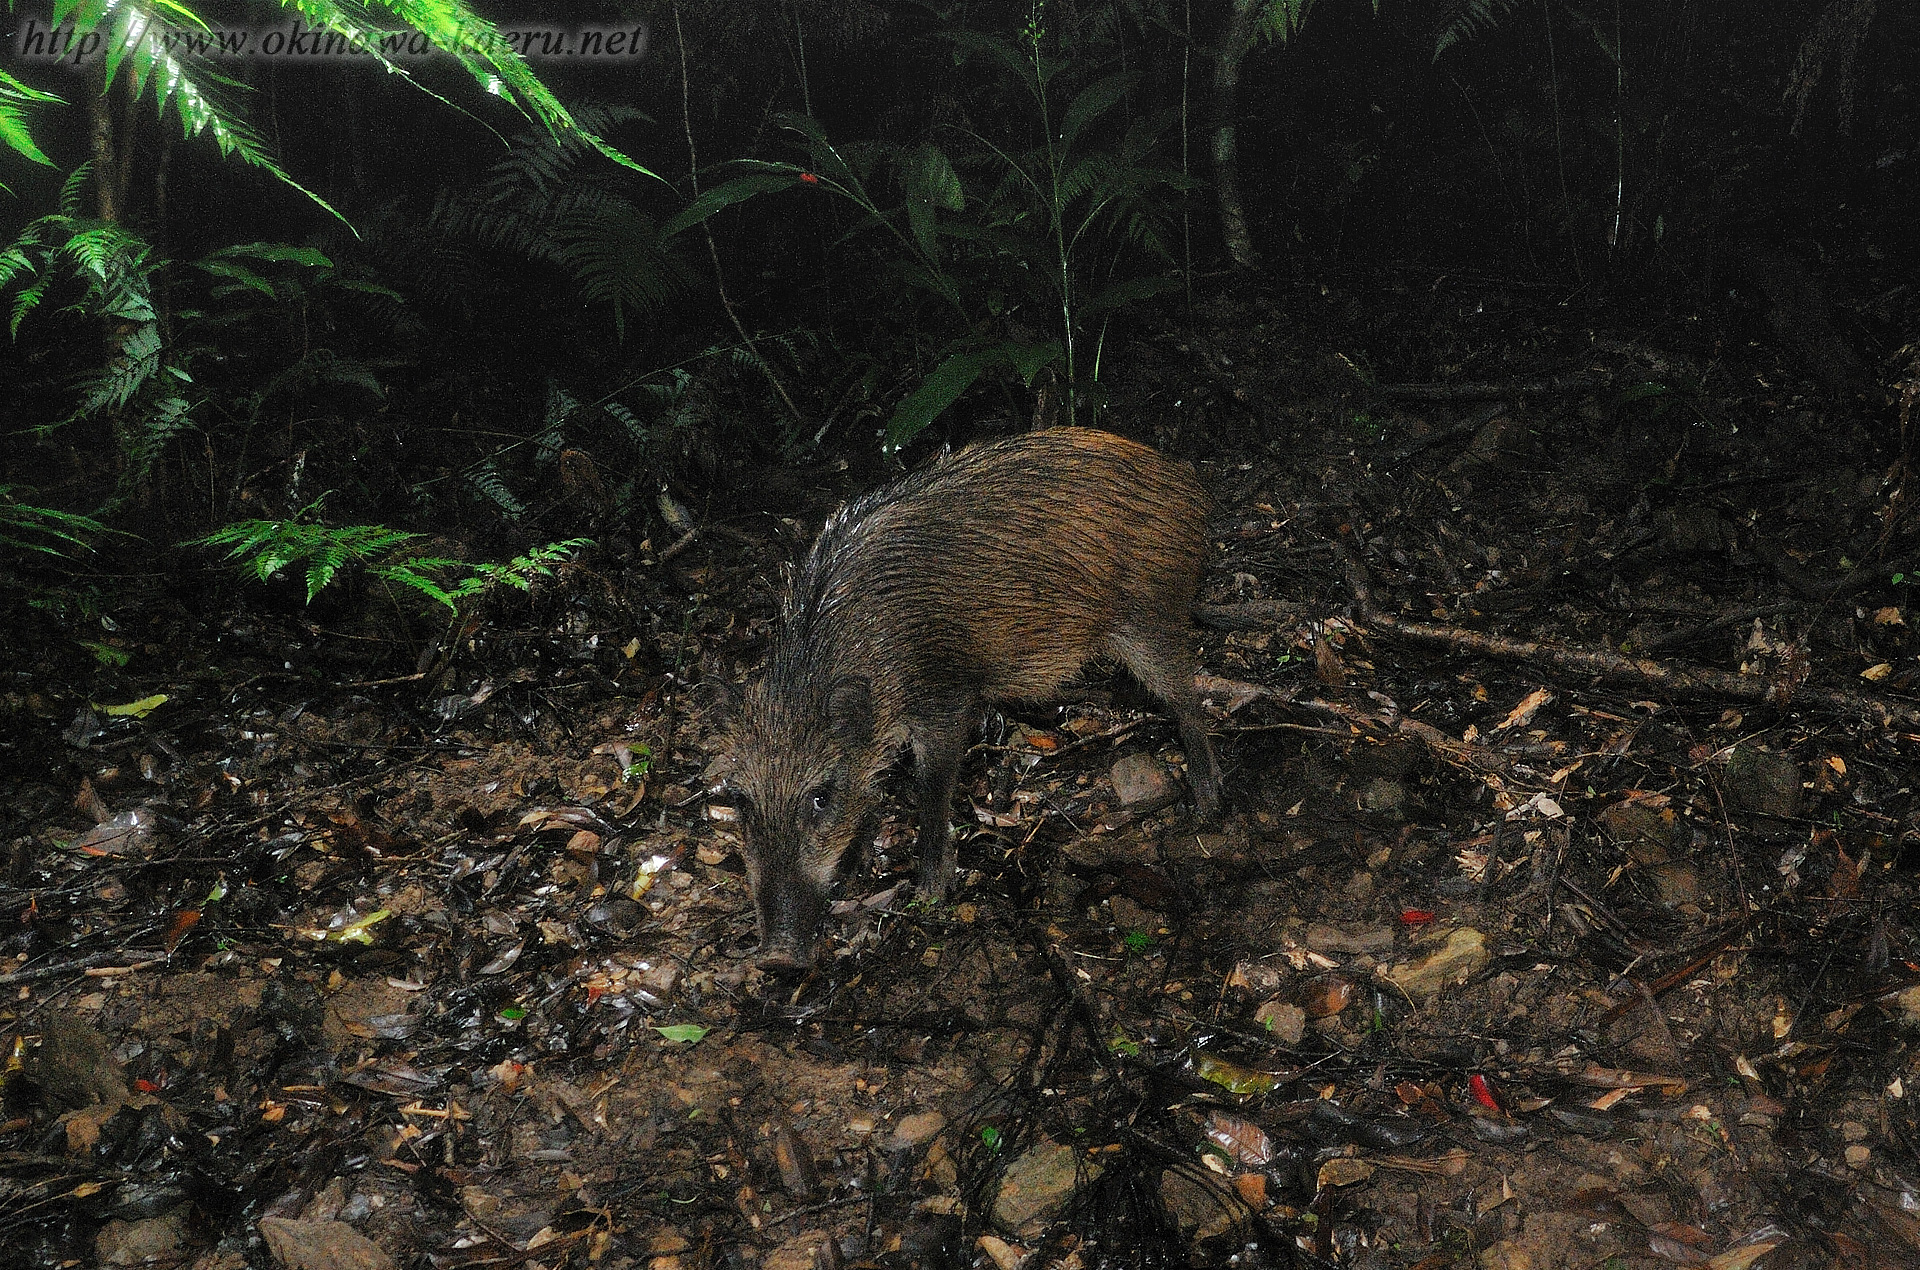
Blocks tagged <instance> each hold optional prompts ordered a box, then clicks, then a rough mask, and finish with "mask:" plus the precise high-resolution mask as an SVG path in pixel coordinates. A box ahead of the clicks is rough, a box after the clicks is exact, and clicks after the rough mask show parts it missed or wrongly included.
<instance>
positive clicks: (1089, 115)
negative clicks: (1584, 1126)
mask: <svg viewBox="0 0 1920 1270" xmlns="http://www.w3.org/2000/svg"><path fill="white" fill-rule="evenodd" d="M1135 78H1136V77H1135V76H1134V75H1133V74H1131V73H1127V72H1123V73H1121V74H1118V75H1109V76H1107V77H1106V78H1105V79H1099V80H1095V81H1094V82H1093V83H1091V84H1088V85H1087V86H1086V87H1085V88H1083V89H1081V90H1080V92H1079V94H1078V95H1077V96H1075V97H1074V99H1073V101H1072V103H1071V104H1069V105H1068V106H1067V113H1066V115H1065V116H1064V117H1063V118H1062V119H1061V120H1060V145H1061V148H1063V149H1065V148H1068V147H1071V146H1072V145H1073V143H1074V142H1075V141H1076V140H1078V139H1079V136H1080V130H1081V129H1083V128H1085V127H1086V126H1087V125H1088V124H1090V123H1092V122H1093V121H1094V120H1095V119H1098V118H1099V117H1100V116H1101V115H1103V114H1105V113H1106V112H1107V111H1108V110H1109V109H1111V108H1112V107H1113V105H1114V103H1116V102H1118V101H1119V100H1120V99H1121V98H1122V97H1125V96H1126V95H1127V92H1128V90H1129V89H1131V88H1132V87H1133V84H1134V80H1135Z"/></svg>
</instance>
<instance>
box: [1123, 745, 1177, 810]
mask: <svg viewBox="0 0 1920 1270" xmlns="http://www.w3.org/2000/svg"><path fill="white" fill-rule="evenodd" d="M1108 775H1109V776H1110V777H1111V778H1112V780H1113V792H1114V793H1115V794H1117V795H1118V796H1119V798H1120V805H1121V806H1122V807H1125V808H1126V809H1127V810H1128V811H1132V812H1149V811H1155V810H1158V809H1159V808H1161V807H1166V806H1169V805H1170V804H1172V803H1173V802H1174V801H1175V800H1177V799H1178V798H1179V797H1180V790H1179V787H1178V786H1176V785H1175V784H1174V783H1173V774H1172V773H1171V772H1169V771H1168V770H1167V765H1166V764H1165V763H1162V762H1161V761H1160V760H1159V759H1157V758H1155V757H1154V756H1153V755H1151V754H1128V755H1125V756H1123V757H1121V758H1120V759H1118V760H1117V761H1116V762H1115V763H1114V765H1113V767H1112V768H1111V770H1110V771H1109V773H1108Z"/></svg>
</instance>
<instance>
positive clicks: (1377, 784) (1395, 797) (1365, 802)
mask: <svg viewBox="0 0 1920 1270" xmlns="http://www.w3.org/2000/svg"><path fill="white" fill-rule="evenodd" d="M1406 806H1407V787H1406V786H1405V785H1402V784H1401V783H1400V782H1399V781H1397V780H1393V779H1392V778H1390V777H1386V776H1376V777H1374V778H1373V779H1372V780H1370V781H1368V782H1367V783H1366V785H1365V787H1363V788H1362V789H1361V791H1360V810H1362V811H1365V812H1370V813H1371V814H1373V815H1376V816H1384V817H1386V818H1387V819H1390V820H1399V819H1401V818H1402V816H1403V815H1404V814H1405V812H1406Z"/></svg>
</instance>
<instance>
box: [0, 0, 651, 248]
mask: <svg viewBox="0 0 1920 1270" xmlns="http://www.w3.org/2000/svg"><path fill="white" fill-rule="evenodd" d="M282 5H283V6H284V7H285V8H288V9H291V10H293V11H295V12H297V13H298V14H299V15H300V16H301V18H302V19H303V20H304V21H305V22H306V23H307V24H308V25H310V26H312V27H315V28H317V29H319V30H322V31H326V32H329V33H330V34H331V35H332V36H333V37H336V38H337V39H338V40H339V41H340V42H341V43H342V45H343V46H345V45H349V44H350V45H352V46H353V47H356V48H359V49H362V50H364V51H365V53H366V54H367V55H368V56H369V57H371V58H373V59H374V60H376V61H378V62H379V63H380V64H381V65H382V66H383V67H384V68H385V69H386V70H387V71H388V72H389V73H391V74H395V75H400V76H403V77H404V78H406V79H407V80H409V82H413V76H412V75H411V74H410V73H409V72H408V71H407V69H406V68H405V67H404V66H402V65H400V64H399V63H397V62H395V61H394V60H393V59H392V58H391V57H390V56H388V52H387V49H386V48H385V47H384V46H383V42H382V39H381V37H382V36H383V35H385V34H387V32H385V31H383V30H382V29H381V28H380V27H379V26H377V25H376V23H375V12H376V11H378V10H384V11H385V12H386V13H388V14H391V15H392V16H393V17H395V18H398V19H399V20H400V21H401V22H403V23H405V24H406V26H407V28H410V29H411V30H414V31H418V32H420V33H421V34H422V35H424V36H426V37H427V39H428V40H429V41H430V42H431V43H432V44H433V46H434V47H435V48H436V49H438V50H439V51H440V52H442V53H445V54H447V55H448V56H450V57H452V58H453V59H454V60H455V61H457V62H459V63H460V65H461V66H462V67H463V68H465V70H466V71H467V73H468V74H470V75H471V76H473V78H474V81H475V82H476V83H477V84H479V85H480V86H481V88H482V90H483V91H485V92H486V93H488V94H489V95H493V96H503V97H506V98H507V99H508V100H510V101H511V102H513V103H514V105H515V106H516V107H517V108H518V109H519V110H520V111H521V112H522V113H523V114H525V115H526V116H527V117H528V118H530V119H533V120H534V121H535V122H537V123H538V124H539V125H540V126H541V127H542V128H543V129H544V130H545V131H546V132H547V133H548V134H550V135H552V136H555V137H562V136H564V137H572V138H576V139H578V140H579V141H580V142H582V143H584V144H585V145H588V146H591V147H592V148H593V149H595V150H596V151H598V152H599V153H600V154H602V155H605V156H606V157H607V158H609V159H612V160H613V161H614V162H616V163H619V164H621V165H623V166H625V167H628V168H631V169H633V170H634V171H636V172H643V173H645V172H646V169H645V168H642V167H641V166H640V165H639V164H637V163H635V162H634V161H633V160H632V159H629V158H627V156H625V155H624V154H622V153H620V152H619V151H618V150H616V149H614V148H613V147H612V146H610V145H608V144H607V143H606V142H605V141H603V140H601V139H600V138H599V137H598V136H596V135H594V134H593V133H592V132H590V131H588V130H587V129H586V128H583V127H582V126H581V125H580V123H579V122H578V121H576V120H575V119H574V117H573V115H572V114H570V113H569V112H568V110H567V108H566V107H565V106H563V105H561V103H560V100H559V99H558V98H557V97H555V96H554V95H553V93H552V92H551V91H550V90H549V89H548V88H547V87H546V85H545V84H543V83H541V82H540V79H539V78H538V77H537V76H536V75H534V73H533V71H532V70H531V69H530V68H529V67H528V66H527V64H526V62H525V61H524V60H523V59H522V58H521V57H520V55H519V54H518V53H517V52H515V51H514V49H513V47H512V46H511V45H510V44H509V43H508V42H507V39H506V37H505V36H504V35H503V34H502V33H501V32H500V30H499V29H498V28H497V27H495V26H494V25H493V24H492V23H490V22H488V21H487V20H486V19H484V18H482V17H481V16H480V15H479V14H478V13H476V12H474V11H473V9H472V8H471V7H469V6H468V5H467V3H466V2H465V0H379V2H378V4H377V6H369V5H363V4H360V3H358V2H356V0H282ZM8 7H9V8H11V7H12V5H9V6H8ZM48 24H49V25H50V26H54V27H61V26H65V25H67V24H71V30H72V34H73V38H74V41H75V45H76V47H77V48H90V49H93V50H95V54H96V55H97V56H98V57H99V59H100V61H101V64H102V70H103V76H104V78H103V88H104V87H111V86H112V84H113V83H114V82H115V80H116V79H118V78H119V77H120V76H121V75H123V74H124V75H125V76H126V77H127V79H128V81H129V91H130V93H131V95H132V96H133V97H134V98H135V99H138V98H140V97H141V96H143V95H147V94H150V95H151V99H152V105H153V108H154V111H155V113H156V114H158V115H159V116H160V117H161V118H163V119H164V118H165V116H166V114H167V111H168V109H169V107H171V108H172V111H173V113H174V116H175V118H176V119H177V121H178V123H179V127H180V131H181V134H182V135H183V136H186V137H189V138H192V137H201V136H204V137H206V138H207V139H208V140H210V141H212V142H213V144H214V147H215V148H216V149H217V150H218V151H219V152H220V153H221V154H222V155H223V156H226V157H230V158H233V159H237V160H238V161H240V162H242V163H244V164H247V165H248V166H250V167H254V168H258V169H259V170H261V171H263V172H267V173H270V174H271V175H272V176H273V177H274V178H275V179H276V180H278V181H280V182H281V183H283V184H285V185H287V186H289V187H290V188H292V189H295V190H298V191H300V193H302V194H304V195H306V196H307V197H308V198H309V199H311V200H313V202H314V203H316V204H318V205H319V206H321V207H323V208H326V210H327V211H329V212H333V214H334V215H336V216H337V215H339V213H338V212H334V209H333V208H332V207H331V206H329V205H328V203H327V201H326V200H325V199H323V198H321V197H320V196H319V195H318V194H316V193H314V192H313V191H312V190H309V189H307V188H305V187H304V186H302V185H301V184H300V183H299V182H297V181H295V180H294V179H293V178H292V177H291V176H289V175H288V174H287V173H286V171H285V170H284V169H282V168H281V167H280V165H279V162H278V161H277V160H276V159H275V158H274V157H273V155H272V154H271V152H270V151H269V150H268V148H267V145H266V143H265V141H264V140H263V139H262V138H261V137H260V135H259V134H258V133H257V132H255V131H254V129H253V128H252V127H251V126H250V125H249V124H248V123H247V122H246V119H245V117H244V114H243V112H242V111H241V110H240V109H239V107H238V105H237V99H238V97H239V95H240V93H241V92H242V91H243V90H244V88H245V86H244V85H242V84H240V83H238V82H237V81H235V80H233V79H231V78H230V77H228V76H226V75H223V74H221V73H220V72H219V71H217V70H215V69H214V67H213V63H212V62H211V61H210V60H209V58H208V56H207V54H208V53H209V52H210V51H215V50H214V48H213V44H212V42H211V41H210V39H209V38H208V36H207V33H208V32H209V30H210V28H209V27H208V24H207V23H206V22H205V21H204V20H203V19H201V17H200V16H199V15H198V14H196V13H195V12H194V11H193V10H192V9H191V8H189V7H188V6H187V5H185V4H183V3H181V0H145V2H142V0H122V2H121V3H118V4H112V5H108V4H104V3H102V2H101V0H54V4H53V6H52V9H51V12H50V14H49V17H48ZM423 91H427V92H428V93H429V94H430V95H433V96H436V97H437V96H438V94H435V93H432V91H431V90H430V89H424V88H423ZM58 100H59V99H58V98H56V97H54V96H52V95H51V94H48V93H45V92H43V91H41V90H38V89H35V88H33V87H31V86H29V85H27V84H25V83H23V82H22V81H20V80H19V79H17V78H15V77H13V76H11V75H4V74H0V144H4V146H5V148H6V149H7V150H10V151H11V152H13V153H14V154H17V155H19V156H21V157H23V158H25V159H28V160H31V161H33V162H37V163H45V162H47V161H48V160H47V158H46V156H45V155H44V154H43V153H42V152H41V150H40V148H39V146H38V145H37V144H36V143H35V141H34V139H33V136H32V133H31V132H30V130H29V129H28V127H27V117H26V110H25V108H26V107H27V106H28V105H29V104H32V105H39V104H46V103H54V102H58ZM647 175H652V174H651V173H647ZM0 188H4V187H0Z"/></svg>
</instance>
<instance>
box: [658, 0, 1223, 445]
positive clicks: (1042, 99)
mask: <svg viewBox="0 0 1920 1270" xmlns="http://www.w3.org/2000/svg"><path fill="white" fill-rule="evenodd" d="M945 38H946V40H947V41H948V42H949V43H950V44H951V45H952V48H953V53H954V58H955V61H956V62H957V63H960V64H966V63H968V62H970V61H971V62H977V63H980V64H982V65H984V66H985V67H987V68H988V69H989V70H990V71H991V75H990V76H989V77H988V79H987V80H986V81H983V83H987V84H991V83H995V82H997V83H998V85H999V86H1000V89H1001V90H1002V92H1003V96H1004V93H1005V92H1006V91H1008V90H1010V91H1011V93H1012V94H1013V95H1014V96H1015V97H1016V98H1017V99H1019V100H1021V101H1023V103H1024V107H1025V111H1024V116H1025V117H1024V118H1020V119H1017V122H1015V123H1014V124H1013V126H1012V127H1011V128H1010V129H1008V130H1007V131H1004V132H999V133H996V134H995V135H991V136H990V135H986V134H985V133H983V132H981V131H978V130H974V129H965V128H961V129H955V130H953V132H952V135H951V136H950V137H948V138H945V139H942V140H922V141H919V142H917V143H914V144H910V145H898V146H895V145H886V144H877V143H876V144H869V145H862V146H850V147H844V148H843V147H841V146H838V145H836V144H835V143H834V142H833V141H832V140H831V139H830V138H829V137H828V135H827V133H826V131H825V129H824V128H823V127H822V126H821V125H820V124H819V123H818V122H817V121H816V120H814V119H811V118H808V117H806V116H804V115H786V116H782V117H781V122H782V124H783V125H784V126H785V127H786V128H787V129H788V130H789V131H790V132H791V133H792V134H794V136H795V138H796V140H797V142H798V144H799V145H800V147H801V148H802V149H803V150H804V151H805V153H806V159H805V162H804V163H782V162H769V161H764V160H742V161H739V162H736V163H734V164H731V165H729V166H730V170H731V171H732V172H733V173H734V175H732V176H731V177H730V178H729V179H727V180H725V181H722V182H721V183H719V184H717V185H714V186H711V187H710V188H708V189H707V190H705V191H704V192H703V193H702V194H701V195H700V196H699V197H698V198H697V199H695V200H694V201H693V202H692V203H691V204H689V205H688V206H687V207H686V208H685V209H684V210H682V211H681V212H680V214H679V215H677V216H674V217H672V218H671V219H669V220H668V221H667V222H666V223H665V224H664V225H663V226H661V234H662V236H663V237H666V238H672V237H673V236H675V235H677V234H680V233H683V232H685V231H686V230H688V229H690V228H692V227H693V226H695V225H699V224H701V223H703V222H705V221H707V220H709V219H711V218H712V217H713V216H715V215H716V214H718V213H719V212H721V211H723V210H725V209H727V208H729V207H732V206H734V205H736V204H739V203H742V202H745V201H747V200H749V199H753V198H758V197H760V196H762V195H769V194H786V193H787V192H789V191H796V190H798V191H803V192H804V191H816V192H824V193H827V194H831V195H834V196H836V197H838V198H840V199H843V200H845V201H847V202H849V203H851V204H853V205H854V206H855V207H856V208H858V209H859V211H860V212H861V213H862V218H861V221H860V227H861V228H863V229H866V230H869V231H873V232H876V233H878V234H880V235H881V236H882V237H883V240H884V241H886V242H888V243H889V244H890V245H891V247H892V249H893V250H892V252H891V254H890V257H889V265H890V267H891V269H892V270H893V271H894V276H896V277H897V278H898V280H899V281H900V282H901V283H903V284H904V286H905V287H906V288H908V289H910V290H911V291H912V292H915V293H918V294H921V295H924V296H927V297H929V298H931V299H933V300H935V301H936V302H937V304H938V307H939V308H941V309H944V310H946V311H947V313H948V319H947V321H948V323H949V325H948V328H947V329H948V331H949V334H948V336H947V338H946V340H945V342H944V344H943V346H941V347H940V348H939V349H938V351H937V352H936V353H935V354H934V355H933V361H934V369H933V371H932V372H931V373H930V374H929V375H928V376H927V378H926V379H925V380H924V381H922V383H921V384H920V385H919V386H918V387H917V388H915V389H914V390H913V391H912V392H910V393H909V394H908V395H907V396H906V397H905V398H904V399H903V400H902V401H901V402H900V403H899V405H898V407H897V408H896V409H895V411H894V413H893V416H892V418H891V419H890V420H889V422H888V425H887V428H886V432H885V434H884V436H885V439H884V445H885V447H886V448H887V449H888V450H895V449H898V448H899V447H900V446H902V445H905V444H906V443H907V442H908V441H910V440H912V439H913V437H915V436H916V435H918V434H919V433H920V432H921V431H922V430H924V429H925V428H926V427H927V426H928V425H929V424H930V423H932V422H933V420H934V419H935V418H937V417H938V416H939V415H940V413H941V412H942V411H944V410H945V409H946V408H947V407H948V406H950V405H952V404H953V402H954V401H955V400H957V399H958V398H959V397H960V395H961V394H963V393H964V392H966V391H967V389H969V388H970V387H972V386H973V385H974V384H975V383H976V382H978V381H979V380H980V379H981V377H982V376H983V375H985V374H986V373H987V372H989V371H990V370H998V369H1004V368H1011V369H1013V370H1015V371H1016V372H1017V373H1018V374H1019V376H1020V378H1021V379H1022V381H1023V382H1024V383H1026V384H1027V385H1028V386H1029V387H1031V386H1032V385H1033V384H1034V383H1035V382H1036V380H1037V378H1038V377H1039V376H1040V375H1041V374H1042V373H1045V372H1050V373H1054V374H1057V375H1058V376H1059V377H1060V378H1061V379H1063V380H1064V381H1065V384H1066V387H1067V390H1068V391H1067V393H1066V395H1065V402H1066V406H1067V414H1068V418H1069V420H1071V419H1072V418H1073V416H1074V414H1075V412H1076V410H1077V409H1078V408H1079V406H1080V403H1081V399H1082V398H1083V397H1084V396H1085V395H1086V393H1087V392H1088V390H1089V389H1090V387H1091V385H1092V384H1093V383H1094V382H1095V381H1097V380H1098V378H1099V373H1100V366H1099V350H1100V347H1101V341H1102V339H1103V338H1104V333H1105V330H1106V326H1107V323H1108V322H1109V321H1110V320H1111V319H1112V317H1113V315H1114V314H1115V313H1116V312H1117V311H1119V310H1121V309H1123V308H1125V307H1126V306H1128V305H1131V304H1134V303H1136V302H1138V301H1140V300H1142V299H1145V298H1147V297H1150V296H1152V295H1155V294H1158V293H1160V292H1162V291H1165V290H1167V289H1169V288H1170V287H1173V286H1176V285H1178V283H1177V279H1176V278H1174V277H1173V276H1172V274H1171V269H1172V266H1173V262H1174V254H1173V251H1172V235H1171V233H1170V228H1171V224H1172V211H1173V203H1172V200H1171V198H1170V197H1169V196H1171V195H1174V194H1177V193H1180V192H1183V191H1185V190H1187V189H1189V188H1191V182H1189V181H1188V180H1187V179H1186V178H1184V177H1183V176H1181V174H1180V173H1179V172H1178V171H1176V170H1174V169H1172V168H1171V167H1167V166H1163V165H1161V164H1160V163H1158V162H1157V161H1156V156H1157V154H1158V152H1159V149H1160V145H1161V142H1162V140H1163V138H1164V136H1165V135H1166V133H1167V132H1168V130H1169V128H1170V127H1171V126H1172V124H1173V123H1174V122H1175V121H1176V118H1177V116H1175V115H1174V114H1172V113H1166V114H1158V115H1153V116H1149V117H1140V118H1133V119H1130V120H1129V119H1125V118H1124V115H1125V113H1126V112H1125V109H1124V107H1125V106H1126V104H1127V103H1128V102H1129V100H1130V99H1131V94H1132V92H1133V90H1134V89H1135V87H1136V85H1137V76H1135V75H1134V74H1132V73H1131V72H1126V71H1118V72H1114V71H1108V70H1105V69H1104V68H1102V67H1101V66H1100V65H1099V59H1098V58H1097V57H1094V56H1090V55H1082V54H1081V52H1080V51H1079V50H1077V49H1072V48H1067V47H1063V46H1062V41H1061V40H1060V39H1058V38H1056V37H1054V36H1052V35H1051V34H1050V33H1049V32H1048V29H1047V26H1046V23H1045V7H1044V6H1043V5H1036V6H1034V7H1033V8H1032V9H1031V10H1030V15H1029V19H1028V21H1027V23H1026V25H1025V27H1024V28H1023V30H1022V31H1021V33H1020V34H1019V35H1018V36H1016V37H1015V38H1014V39H1012V40H1008V39H1003V38H1000V37H997V36H993V35H988V34H985V33H982V32H978V31H964V30H963V31H951V32H947V33H946V35H945ZM1020 113H1021V112H1020V111H1019V110H1017V109H1016V110H1015V111H1012V112H1009V111H1007V110H1006V109H1004V108H999V109H994V110H991V111H985V112H983V113H982V116H981V117H982V118H994V119H1004V118H1007V117H1009V115H1013V116H1018V115H1019V114H1020ZM895 290H896V293H897V292H898V290H899V288H895ZM1016 313H1018V314H1019V315H1020V316H1019V317H1018V319H1017V321H1018V322H1020V323H1022V324H1026V323H1032V322H1035V321H1038V322H1040V323H1042V324H1044V325H1045V326H1046V327H1047V328H1048V329H1047V331H1046V334H1045V335H1044V337H1042V338H1037V339H1036V338H1033V337H1032V336H1031V335H1027V336H1023V337H1020V338H1013V337H1012V336H1013V332H1011V331H1010V332H1008V333H1007V335H1002V336H995V335H990V334H985V333H983V332H986V331H990V330H992V329H994V328H996V327H998V328H1002V329H1004V328H1005V327H1006V326H1007V325H1008V323H1009V319H1014V315H1015V314H1016Z"/></svg>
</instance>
